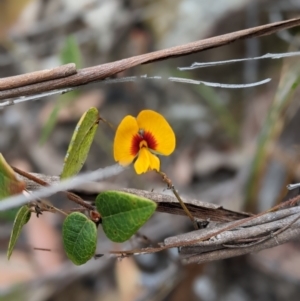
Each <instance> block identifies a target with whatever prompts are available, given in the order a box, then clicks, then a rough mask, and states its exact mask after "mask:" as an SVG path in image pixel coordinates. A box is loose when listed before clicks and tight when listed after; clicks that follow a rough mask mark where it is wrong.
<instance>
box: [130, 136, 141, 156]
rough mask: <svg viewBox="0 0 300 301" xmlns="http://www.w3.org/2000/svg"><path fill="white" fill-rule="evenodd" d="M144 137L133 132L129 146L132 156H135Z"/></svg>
mask: <svg viewBox="0 0 300 301" xmlns="http://www.w3.org/2000/svg"><path fill="white" fill-rule="evenodd" d="M143 140H144V138H143V137H142V136H140V135H139V134H135V135H134V136H133V137H132V140H131V148H130V153H131V155H132V156H136V155H137V154H138V152H139V150H140V143H141V141H143Z"/></svg>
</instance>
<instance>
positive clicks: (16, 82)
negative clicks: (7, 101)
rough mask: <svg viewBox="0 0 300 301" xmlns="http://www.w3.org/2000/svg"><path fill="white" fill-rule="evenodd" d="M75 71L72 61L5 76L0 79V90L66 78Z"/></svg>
mask: <svg viewBox="0 0 300 301" xmlns="http://www.w3.org/2000/svg"><path fill="white" fill-rule="evenodd" d="M76 72H77V70H76V65H75V64H74V63H70V64H67V65H62V66H59V67H56V68H53V69H46V70H41V71H35V72H30V73H26V74H21V75H16V76H10V77H5V78H2V79H1V80H0V91H2V90H8V89H13V88H18V87H23V86H27V85H31V84H37V83H41V82H44V81H48V80H52V79H58V78H66V77H68V76H70V75H73V74H76Z"/></svg>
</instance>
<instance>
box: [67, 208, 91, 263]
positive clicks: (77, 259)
mask: <svg viewBox="0 0 300 301" xmlns="http://www.w3.org/2000/svg"><path fill="white" fill-rule="evenodd" d="M62 237H63V244H64V249H65V251H66V253H67V256H68V257H69V259H70V260H71V261H72V262H73V263H74V264H76V265H82V264H84V263H86V262H87V261H88V260H89V259H91V258H92V256H93V255H94V254H95V251H96V245H97V228H96V225H95V223H94V222H92V221H91V220H90V219H88V218H87V217H86V216H85V215H84V214H82V213H79V212H73V213H71V214H70V215H68V216H67V218H66V219H65V221H64V224H63V231H62Z"/></svg>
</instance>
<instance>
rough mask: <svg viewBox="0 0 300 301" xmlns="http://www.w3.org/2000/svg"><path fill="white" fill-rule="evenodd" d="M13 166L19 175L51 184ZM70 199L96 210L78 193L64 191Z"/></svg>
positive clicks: (40, 182) (42, 184) (44, 183)
mask: <svg viewBox="0 0 300 301" xmlns="http://www.w3.org/2000/svg"><path fill="white" fill-rule="evenodd" d="M11 168H12V169H13V170H14V171H15V172H16V173H18V174H19V175H21V176H23V177H25V178H27V179H29V180H31V181H33V182H35V183H37V184H40V185H41V186H49V184H48V183H47V182H45V181H43V180H42V179H39V178H37V177H35V176H34V175H32V174H29V173H28V172H26V171H23V170H20V169H19V168H16V167H14V166H11ZM63 192H64V193H65V194H66V195H67V197H68V199H69V200H70V201H73V202H74V203H76V204H78V205H80V206H82V207H84V208H86V209H88V210H95V209H94V207H93V206H92V205H90V204H87V203H86V202H85V201H84V200H83V199H82V198H80V197H79V196H78V195H76V194H74V193H72V192H69V191H63Z"/></svg>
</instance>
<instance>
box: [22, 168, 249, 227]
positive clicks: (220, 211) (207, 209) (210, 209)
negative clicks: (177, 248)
mask: <svg viewBox="0 0 300 301" xmlns="http://www.w3.org/2000/svg"><path fill="white" fill-rule="evenodd" d="M17 172H18V170H17ZM31 175H32V176H34V177H35V178H39V179H40V180H41V181H43V182H46V183H48V184H49V185H51V184H55V183H58V182H59V177H58V176H47V175H43V174H36V173H31ZM19 176H20V177H21V179H22V180H23V181H24V182H25V183H26V188H27V189H28V190H30V191H34V190H37V189H40V188H41V186H40V185H39V184H37V183H36V182H34V181H31V180H30V179H28V178H26V177H23V176H22V174H19ZM108 189H109V187H108V185H105V187H103V185H101V183H96V182H90V183H88V184H85V185H84V187H83V188H80V187H78V188H76V189H73V190H72V192H74V193H75V194H76V195H78V196H80V197H81V198H82V199H84V200H89V201H94V200H95V199H96V197H97V195H98V194H99V193H100V192H101V191H103V190H108ZM113 189H115V190H119V191H124V192H129V193H132V194H135V195H138V196H142V197H145V198H148V199H150V200H152V201H154V202H156V203H157V205H158V206H157V211H159V212H166V213H171V214H176V215H184V216H185V215H186V214H185V212H184V211H183V209H182V208H181V206H180V204H179V203H178V201H177V199H176V198H175V197H174V196H172V195H167V194H162V193H157V192H150V191H145V190H139V189H132V188H131V189H126V188H124V189H119V188H117V189H116V188H115V187H114V188H113ZM182 199H183V201H184V202H185V204H186V206H187V207H188V209H189V210H190V211H191V213H192V214H193V216H194V217H196V218H198V219H202V220H211V221H215V222H229V221H235V220H240V219H243V218H246V217H249V216H251V214H248V213H245V212H237V211H232V210H228V209H225V208H223V207H222V206H218V205H214V204H210V203H205V202H201V201H198V200H190V199H186V198H182Z"/></svg>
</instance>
